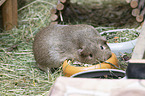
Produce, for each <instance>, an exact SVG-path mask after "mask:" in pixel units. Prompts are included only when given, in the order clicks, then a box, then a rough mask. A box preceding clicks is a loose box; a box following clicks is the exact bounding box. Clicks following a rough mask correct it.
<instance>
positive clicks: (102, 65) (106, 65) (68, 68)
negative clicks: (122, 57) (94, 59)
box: [62, 53, 118, 77]
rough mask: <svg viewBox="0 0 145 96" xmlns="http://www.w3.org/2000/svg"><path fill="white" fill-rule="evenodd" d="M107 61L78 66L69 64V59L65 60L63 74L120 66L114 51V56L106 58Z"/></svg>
mask: <svg viewBox="0 0 145 96" xmlns="http://www.w3.org/2000/svg"><path fill="white" fill-rule="evenodd" d="M106 62H110V63H106ZM106 62H103V63H100V64H96V65H92V66H88V67H78V66H72V65H70V64H68V60H65V61H64V63H63V65H62V69H63V74H64V76H67V77H70V76H72V75H73V74H76V73H79V72H83V71H89V70H96V69H116V67H118V59H117V57H116V55H115V54H114V53H112V56H111V57H110V58H109V59H108V60H106ZM112 64H113V65H112ZM115 66H116V67H115Z"/></svg>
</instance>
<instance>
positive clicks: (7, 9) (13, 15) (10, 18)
mask: <svg viewBox="0 0 145 96" xmlns="http://www.w3.org/2000/svg"><path fill="white" fill-rule="evenodd" d="M2 17H3V27H4V29H5V30H10V29H12V28H13V27H14V26H17V18H18V17H17V0H6V1H5V3H4V4H3V5H2Z"/></svg>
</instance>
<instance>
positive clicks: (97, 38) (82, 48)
mask: <svg viewBox="0 0 145 96" xmlns="http://www.w3.org/2000/svg"><path fill="white" fill-rule="evenodd" d="M33 53H34V57H35V60H36V62H37V65H38V67H39V68H40V69H42V70H44V71H46V72H48V69H51V68H58V67H60V66H61V64H62V63H63V62H64V61H65V60H66V59H72V60H75V61H78V62H81V63H87V64H94V63H96V62H98V61H105V60H107V59H108V58H110V57H111V55H112V53H111V50H110V48H109V46H108V45H107V44H106V39H104V38H103V37H102V36H101V35H100V34H99V32H98V31H96V29H95V28H94V27H92V26H90V25H85V24H79V25H50V26H48V27H46V28H44V29H43V30H41V31H40V32H38V33H37V34H36V36H35V38H34V42H33Z"/></svg>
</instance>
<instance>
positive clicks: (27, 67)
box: [0, 0, 61, 96]
mask: <svg viewBox="0 0 145 96" xmlns="http://www.w3.org/2000/svg"><path fill="white" fill-rule="evenodd" d="M55 2H56V1H53V2H52V0H45V1H42V0H36V1H33V2H31V3H29V4H28V5H26V6H23V7H22V8H20V9H19V10H18V13H19V20H18V23H19V26H18V28H14V29H12V30H11V31H3V33H0V64H1V66H0V86H1V88H0V95H1V96H6V95H10V96H12V95H30V94H31V95H45V94H47V93H48V92H49V89H50V87H51V85H52V84H53V82H54V81H55V79H56V77H58V76H59V75H61V72H60V71H59V70H58V71H56V72H55V73H54V74H52V81H51V82H48V76H47V74H46V73H45V72H43V71H41V70H40V69H38V68H37V66H36V64H35V63H36V62H35V60H34V56H33V53H32V42H33V39H34V35H35V34H36V33H37V32H38V31H39V30H40V29H41V28H42V27H45V26H47V25H48V24H49V23H50V19H49V17H50V8H51V7H52V4H55ZM14 45H16V46H14ZM9 49H11V50H9Z"/></svg>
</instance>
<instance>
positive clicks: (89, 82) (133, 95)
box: [47, 77, 145, 96]
mask: <svg viewBox="0 0 145 96" xmlns="http://www.w3.org/2000/svg"><path fill="white" fill-rule="evenodd" d="M144 86H145V80H132V79H95V78H93V79H90V78H68V77H59V78H57V80H56V81H55V83H54V85H53V87H52V88H51V90H50V93H49V94H48V95H47V96H145V87H144Z"/></svg>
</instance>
